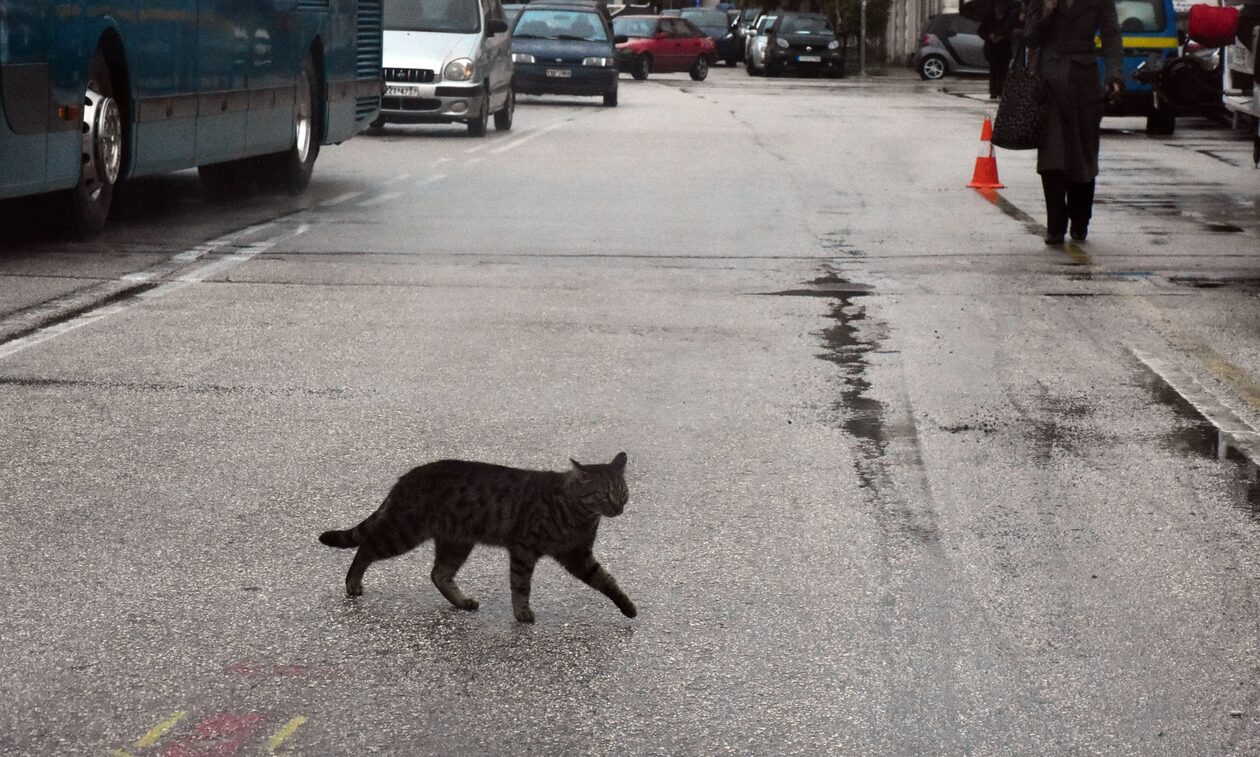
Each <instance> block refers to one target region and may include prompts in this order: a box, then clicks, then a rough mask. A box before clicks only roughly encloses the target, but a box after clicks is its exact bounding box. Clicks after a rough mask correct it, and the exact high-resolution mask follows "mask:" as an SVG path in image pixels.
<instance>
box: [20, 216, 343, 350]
mask: <svg viewBox="0 0 1260 757" xmlns="http://www.w3.org/2000/svg"><path fill="white" fill-rule="evenodd" d="M357 194H362V193H357ZM276 225H277V224H276V222H275V221H268V222H266V223H261V224H257V225H254V226H250V227H248V228H246V229H242V230H240V231H236V232H233V233H231V234H225V235H224V236H221V237H219V238H218V239H214V240H211V241H209V242H206V243H203V244H199V245H197V246H196V247H192V248H189V249H188V250H185V251H184V252H181V253H179V254H178V255H174V256H172V257H171V258H170V259H169V260H167V261H166V262H165V263H159V264H158V265H156V266H154V267H153V268H152V269H149V271H153V270H155V269H161V268H165V267H167V266H170V265H171V264H172V263H174V262H176V261H178V265H177V266H175V267H176V268H178V267H182V266H184V265H186V264H187V263H188V262H190V261H192V260H196V259H197V258H199V257H201V256H202V255H205V254H208V253H210V252H213V251H214V250H216V249H218V248H220V247H223V246H225V245H227V244H230V243H232V242H235V241H237V240H239V239H241V238H242V237H245V236H248V235H251V234H255V233H257V232H259V231H264V230H270V229H271V228H272V227H274V226H276ZM300 229H301V227H299V230H300ZM284 236H285V235H284V234H276V235H275V236H273V237H269V238H267V239H263V240H259V241H257V242H254V243H252V244H249V245H247V246H245V247H243V248H242V249H241V250H239V251H237V252H234V253H231V254H229V255H225V256H224V257H222V258H220V259H219V260H215V261H213V262H210V263H207V264H206V265H203V266H201V267H200V268H196V269H194V270H192V271H190V272H188V273H186V274H184V275H183V276H180V277H179V278H178V279H176V280H174V281H168V282H166V283H163V284H159V285H158V286H155V287H154V288H152V289H150V290H148V291H147V292H141V293H140V294H139V295H137V296H136V297H134V298H132V299H129V300H123V301H121V302H115V303H112V304H109V305H105V306H104V307H99V308H96V309H94V310H91V311H88V312H86V313H83V314H82V315H79V316H76V317H74V318H70V319H68V320H66V321H62V322H61V323H54V324H51V325H49V326H45V327H44V328H41V329H39V330H37V331H33V332H31V333H30V334H27V335H26V336H24V337H20V338H18V339H14V340H13V341H11V342H6V343H5V344H0V359H3V358H6V357H9V356H10V355H15V354H17V353H19V352H21V351H23V350H25V349H28V348H30V347H34V346H35V345H37V344H41V343H43V342H46V341H48V340H50V339H54V338H56V337H59V336H61V335H62V334H66V333H69V332H71V331H74V330H76V329H80V328H82V327H84V326H87V325H89V324H92V323H96V322H97V321H99V320H102V319H104V318H107V317H109V316H111V315H115V314H117V313H121V312H123V311H125V310H128V309H130V308H132V307H135V306H136V305H137V304H139V303H140V302H143V301H145V300H153V299H158V298H160V297H165V296H166V295H168V294H170V293H171V292H175V291H178V290H180V289H183V288H184V287H186V286H190V285H192V284H195V283H198V282H201V281H205V280H206V279H208V278H210V277H211V276H216V275H219V274H222V273H224V272H225V271H228V270H230V269H232V268H235V267H236V266H239V265H241V264H242V263H245V262H246V261H248V260H250V259H251V258H253V257H254V256H256V255H258V254H260V253H262V252H265V251H267V250H269V249H271V248H272V247H274V246H275V245H276V244H277V243H278V242H279V241H280V240H281V239H283V238H284ZM149 271H141V272H140V273H142V274H143V273H148V272H149ZM133 280H136V281H144V280H146V279H140V278H136V279H133Z"/></svg>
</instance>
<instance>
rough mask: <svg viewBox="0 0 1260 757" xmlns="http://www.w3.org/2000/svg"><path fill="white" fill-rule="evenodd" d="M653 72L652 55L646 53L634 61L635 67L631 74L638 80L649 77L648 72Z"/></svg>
mask: <svg viewBox="0 0 1260 757" xmlns="http://www.w3.org/2000/svg"><path fill="white" fill-rule="evenodd" d="M650 73H652V56H651V55H648V54H646V53H644V54H643V55H640V56H639V59H638V60H636V61H635V62H634V68H633V69H632V70H631V71H630V75H631V76H633V77H634V78H635V79H636V80H638V81H643V80H644V79H646V78H648V74H650Z"/></svg>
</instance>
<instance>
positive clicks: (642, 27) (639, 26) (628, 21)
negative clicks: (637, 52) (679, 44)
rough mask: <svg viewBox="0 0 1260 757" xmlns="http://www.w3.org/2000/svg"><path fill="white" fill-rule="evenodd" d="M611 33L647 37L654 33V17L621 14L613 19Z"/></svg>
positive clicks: (639, 37)
mask: <svg viewBox="0 0 1260 757" xmlns="http://www.w3.org/2000/svg"><path fill="white" fill-rule="evenodd" d="M613 34H617V35H624V36H626V37H635V38H638V39H647V38H649V37H652V36H654V35H655V34H656V19H654V18H635V17H634V16H622V17H621V18H614V19H613Z"/></svg>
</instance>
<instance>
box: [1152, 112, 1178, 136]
mask: <svg viewBox="0 0 1260 757" xmlns="http://www.w3.org/2000/svg"><path fill="white" fill-rule="evenodd" d="M1176 130H1177V111H1175V110H1173V109H1172V108H1156V109H1155V110H1152V111H1151V112H1150V114H1149V115H1147V117H1146V134H1147V136H1151V137H1168V136H1172V134H1173V132H1175V131H1176Z"/></svg>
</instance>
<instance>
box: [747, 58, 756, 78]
mask: <svg viewBox="0 0 1260 757" xmlns="http://www.w3.org/2000/svg"><path fill="white" fill-rule="evenodd" d="M744 70H745V71H747V72H748V75H749V76H758V75H759V72H758V71H757V67H756V66H754V65H753V64H752V59H749V60H747V61H745V62H744Z"/></svg>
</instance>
